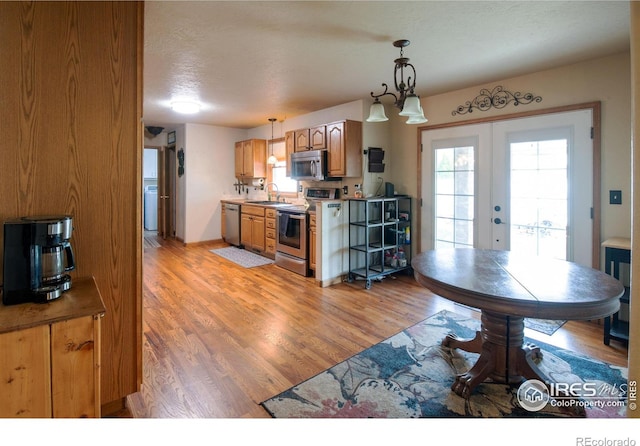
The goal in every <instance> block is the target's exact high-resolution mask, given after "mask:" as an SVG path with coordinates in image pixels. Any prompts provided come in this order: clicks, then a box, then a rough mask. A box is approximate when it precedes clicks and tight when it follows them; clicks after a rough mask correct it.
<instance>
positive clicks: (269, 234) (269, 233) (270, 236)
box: [265, 229, 276, 240]
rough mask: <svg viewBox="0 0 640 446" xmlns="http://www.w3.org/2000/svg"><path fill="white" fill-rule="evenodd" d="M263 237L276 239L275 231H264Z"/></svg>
mask: <svg viewBox="0 0 640 446" xmlns="http://www.w3.org/2000/svg"><path fill="white" fill-rule="evenodd" d="M265 236H266V237H267V238H270V239H274V240H275V239H276V230H275V229H266V230H265Z"/></svg>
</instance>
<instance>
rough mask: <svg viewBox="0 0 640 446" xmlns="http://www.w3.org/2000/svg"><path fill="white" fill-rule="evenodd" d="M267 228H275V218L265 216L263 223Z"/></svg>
mask: <svg viewBox="0 0 640 446" xmlns="http://www.w3.org/2000/svg"><path fill="white" fill-rule="evenodd" d="M265 225H266V227H267V229H275V228H276V220H275V218H267V219H266V223H265Z"/></svg>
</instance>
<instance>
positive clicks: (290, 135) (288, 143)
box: [284, 130, 296, 177]
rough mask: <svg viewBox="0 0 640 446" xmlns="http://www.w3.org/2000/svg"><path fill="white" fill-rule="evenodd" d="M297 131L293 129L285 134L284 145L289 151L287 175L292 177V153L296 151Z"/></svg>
mask: <svg viewBox="0 0 640 446" xmlns="http://www.w3.org/2000/svg"><path fill="white" fill-rule="evenodd" d="M295 133H296V132H294V131H293V130H291V131H289V132H286V133H285V134H284V147H285V150H286V151H287V167H286V175H287V176H288V177H291V154H292V153H293V152H295V151H296V150H295Z"/></svg>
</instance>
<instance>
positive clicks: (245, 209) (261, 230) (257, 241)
mask: <svg viewBox="0 0 640 446" xmlns="http://www.w3.org/2000/svg"><path fill="white" fill-rule="evenodd" d="M264 214H265V208H263V207H260V206H246V205H242V206H241V212H240V243H241V244H242V245H243V246H244V248H245V249H248V250H250V251H253V252H256V253H258V254H262V253H263V252H264V251H265V218H264Z"/></svg>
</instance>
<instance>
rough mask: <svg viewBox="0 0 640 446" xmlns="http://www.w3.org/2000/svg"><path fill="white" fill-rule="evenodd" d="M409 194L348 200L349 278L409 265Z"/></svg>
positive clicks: (367, 280)
mask: <svg viewBox="0 0 640 446" xmlns="http://www.w3.org/2000/svg"><path fill="white" fill-rule="evenodd" d="M411 216H412V215H411V197H410V196H408V195H397V196H395V197H374V198H353V199H350V200H349V281H350V282H352V281H354V280H358V279H362V280H364V281H365V287H366V288H367V289H370V288H371V283H372V281H373V280H380V279H382V278H383V277H385V276H387V275H389V274H393V273H398V272H401V271H406V272H410V268H411Z"/></svg>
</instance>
